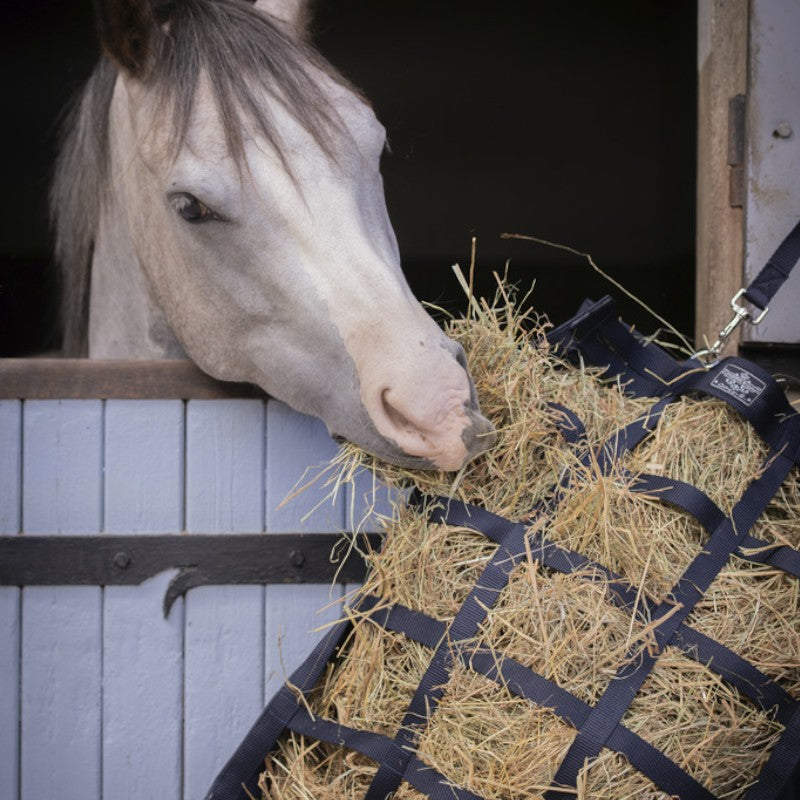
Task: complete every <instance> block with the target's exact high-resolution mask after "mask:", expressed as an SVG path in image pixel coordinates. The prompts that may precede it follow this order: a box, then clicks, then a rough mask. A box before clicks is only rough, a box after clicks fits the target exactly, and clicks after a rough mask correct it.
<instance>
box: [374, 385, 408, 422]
mask: <svg viewBox="0 0 800 800" xmlns="http://www.w3.org/2000/svg"><path fill="white" fill-rule="evenodd" d="M388 393H389V390H388V389H384V390H383V391H382V392H381V405H382V406H383V413H384V414H386V418H387V419H388V420H389V422H390V423H391V424H392V425H393V426H394V427H395V428H397V429H398V430H401V431H411V430H413V428H414V425H413V424H412V423H411V421H410V420H409V419H408V417H406V416H405V415H404V414H402V413H401V412H400V411H398V410H397V409H396V408H395V407H394V406H393V405H392V404H391V403H390V402H389V399H388V397H387V394H388Z"/></svg>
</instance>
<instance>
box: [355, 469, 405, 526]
mask: <svg viewBox="0 0 800 800" xmlns="http://www.w3.org/2000/svg"><path fill="white" fill-rule="evenodd" d="M400 498H401V495H400V493H399V492H397V491H395V490H391V489H389V488H388V487H387V486H386V485H385V484H382V483H381V482H380V481H379V480H378V478H377V477H376V476H375V474H374V473H373V472H372V471H371V470H369V469H366V468H364V469H361V470H359V471H358V472H357V473H356V475H355V476H354V478H353V481H352V483H351V484H348V486H347V487H346V489H345V506H346V507H345V514H346V523H347V530H348V531H355V532H357V533H362V532H363V533H383V530H384V521H386V520H390V519H391V518H392V517H393V516H394V504H395V503H396V502H398V501H399V500H400Z"/></svg>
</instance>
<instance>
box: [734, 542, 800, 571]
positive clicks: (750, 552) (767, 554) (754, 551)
mask: <svg viewBox="0 0 800 800" xmlns="http://www.w3.org/2000/svg"><path fill="white" fill-rule="evenodd" d="M736 555H737V556H739V558H743V559H745V560H746V561H755V562H756V563H757V564H766V565H767V566H770V567H775V568H776V569H782V570H783V571H784V572H788V573H789V575H794V577H795V578H800V550H795V549H794V548H793V547H789V546H788V545H776V544H774V543H772V542H765V541H763V540H762V539H756V538H755V536H745V537H744V539H743V540H742V543H741V544H740V545H739V547H738V548H737V549H736Z"/></svg>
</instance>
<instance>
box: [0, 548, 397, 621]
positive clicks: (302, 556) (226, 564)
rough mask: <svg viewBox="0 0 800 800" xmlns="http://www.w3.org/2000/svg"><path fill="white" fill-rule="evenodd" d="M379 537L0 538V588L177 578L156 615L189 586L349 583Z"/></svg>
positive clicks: (117, 583) (361, 575) (359, 575)
mask: <svg viewBox="0 0 800 800" xmlns="http://www.w3.org/2000/svg"><path fill="white" fill-rule="evenodd" d="M381 541H382V538H381V536H380V535H379V534H366V535H364V534H359V535H358V536H357V537H355V539H353V538H352V537H346V536H344V535H340V534H331V533H305V534H299V533H237V534H227V535H225V534H221V535H220V534H195V533H183V534H181V533H176V534H144V535H130V534H124V535H119V534H106V535H100V536H42V535H36V534H25V535H24V536H0V586H137V585H138V584H140V583H142V582H143V581H145V580H147V579H148V578H151V577H153V576H154V575H158V574H159V573H160V572H164V571H165V570H169V569H179V570H180V572H179V573H178V574H177V575H176V576H175V577H174V578H173V579H172V580H171V581H170V584H169V586H168V587H167V591H166V594H165V595H164V616H165V617H166V616H168V615H169V611H170V609H171V608H172V604H173V603H174V602H175V600H177V599H178V598H179V597H181V596H183V595H184V594H185V593H186V592H187V591H188V590H189V589H192V588H194V587H195V586H208V585H215V586H222V585H227V584H270V583H329V582H334V581H335V582H337V583H352V582H357V581H361V580H363V579H364V576H365V574H366V564H365V562H364V558H363V555H362V553H364V552H369V551H370V550H377V549H379V548H380V543H381Z"/></svg>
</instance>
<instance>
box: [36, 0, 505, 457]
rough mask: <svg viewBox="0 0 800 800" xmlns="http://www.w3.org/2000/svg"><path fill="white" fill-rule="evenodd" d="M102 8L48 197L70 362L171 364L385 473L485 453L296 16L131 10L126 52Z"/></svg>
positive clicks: (218, 7)
mask: <svg viewBox="0 0 800 800" xmlns="http://www.w3.org/2000/svg"><path fill="white" fill-rule="evenodd" d="M273 2H274V3H275V2H277V0H273ZM119 5H120V3H119V2H116V5H115V8H116V9H117V10H116V12H115V13H114V14H112V13H111V12H109V13H108V14H107V15H106V18H105V21H104V20H103V17H102V11H101V23H100V26H99V27H100V30H101V37H102V35H103V32H104V31H106V35H105V38H104V45H105V48H106V51H107V53H108V55H107V57H106V58H104V59H103V60H102V61H101V63H100V65H99V66H98V68H97V70H96V71H95V73H94V75H93V77H92V79H91V80H90V82H89V84H88V86H87V88H86V91H85V92H84V94H83V96H82V98H81V101H80V102H79V104H78V105H77V106H76V109H75V111H74V112H73V115H72V118H71V120H70V127H69V134H68V136H67V139H66V142H65V145H64V149H63V152H62V156H61V158H60V160H59V164H58V168H57V173H56V180H55V182H54V186H53V191H52V195H51V201H52V208H53V216H54V219H55V227H56V249H57V254H58V257H59V259H60V261H61V263H62V265H63V269H64V275H65V289H66V291H65V298H66V306H65V307H66V311H67V314H66V316H67V319H68V324H67V331H66V333H67V335H66V344H67V346H68V348H70V349H71V350H72V352H80V350H81V349H82V348H85V347H86V345H87V343H88V353H89V355H90V356H91V357H101V358H102V357H149V358H154V357H155V358H158V357H170V356H176V355H181V354H183V353H184V352H186V353H187V354H188V355H189V356H190V357H191V358H192V359H193V360H195V361H196V362H197V363H198V364H199V365H200V366H201V367H202V368H203V369H205V370H206V371H207V372H209V373H210V374H212V375H214V376H216V377H219V378H223V379H227V380H245V381H252V382H254V383H257V384H259V385H260V386H262V387H263V388H264V389H265V390H266V391H267V392H269V393H270V394H271V395H273V396H274V397H277V398H279V399H282V400H284V401H286V402H287V403H289V405H291V406H292V407H294V408H296V409H297V410H299V411H302V412H304V413H309V414H313V415H315V416H318V417H320V418H321V419H323V420H324V421H325V423H326V424H327V426H328V428H329V430H330V431H331V433H332V434H334V435H338V436H343V437H345V438H347V439H350V440H351V441H354V442H356V443H357V444H359V445H361V446H362V447H364V448H365V449H367V450H369V451H371V452H373V453H375V454H376V455H378V456H380V457H382V458H385V459H387V460H390V461H393V462H396V463H401V464H407V465H409V466H424V465H433V466H437V467H440V468H443V469H457V468H458V467H460V466H461V465H462V464H463V463H464V462H465V461H466V460H468V459H469V458H471V457H472V456H473V455H475V454H476V453H477V452H480V451H481V450H483V449H485V448H486V447H487V446H488V445H489V444H490V443H491V441H492V440H493V433H492V427H491V425H490V424H489V423H488V422H487V421H486V420H485V419H484V418H483V417H482V416H480V414H479V412H478V408H477V401H476V397H475V392H474V387H473V385H472V382H471V380H470V379H469V377H468V375H467V373H466V371H465V368H464V367H465V362H464V358H463V353H462V352H461V350H460V348H459V347H458V346H457V345H455V344H454V343H453V342H452V341H450V340H449V339H447V338H446V337H445V336H444V335H443V334H442V333H441V331H440V330H439V329H438V327H437V326H436V325H435V323H434V322H433V321H432V320H431V319H430V317H429V316H428V315H427V314H426V313H425V312H424V311H423V310H422V308H421V306H420V305H419V303H417V301H416V300H414V298H413V296H412V295H411V292H410V290H409V288H408V286H407V284H406V282H405V279H404V278H403V275H402V272H401V269H400V264H399V253H398V249H397V243H396V241H395V238H394V233H393V231H392V228H391V224H390V223H389V220H388V216H387V214H386V207H385V201H384V199H383V189H382V185H381V179H380V174H379V171H378V168H379V160H380V155H381V152H382V150H383V148H384V146H385V132H384V130H383V128H382V126H380V124H379V123H378V122H377V120H376V119H375V116H374V114H373V113H372V110H371V109H370V108H369V106H368V105H367V104H366V103H365V102H364V100H363V98H362V97H361V96H360V95H359V94H358V93H357V92H355V91H354V90H353V89H352V88H351V87H350V86H349V85H348V84H347V82H346V81H344V80H343V79H342V78H341V77H340V76H338V75H337V74H336V73H335V71H334V70H333V69H332V68H331V67H330V66H329V65H328V64H327V63H326V62H324V60H323V59H322V58H321V57H320V56H319V55H318V54H316V53H314V51H312V50H311V49H310V48H308V47H307V46H306V45H305V44H304V43H303V42H302V41H301V39H300V37H299V36H298V35H296V27H294V26H295V25H296V24H297V19H298V15H302V13H303V7H302V5H301V4H300V3H298V2H296V0H295V2H292V0H284V2H281V3H278V5H274V6H272V7H270V3H258V4H257V8H255V9H254V8H253V7H252V6H250V5H248V4H247V3H245V2H242V0H183V1H182V2H181V3H177V4H172V5H171V6H170V9H171V11H170V13H169V16H168V17H167V18H165V19H162V18H160V17H159V13H158V9H156V10H154V11H152V13H150V14H149V15H148V13H144V12H142V8H146V4H145V6H143V5H142V4H141V3H139V4H137V14H134V15H132V16H131V17H130V18H131V19H137V20H138V23H137V24H140V25H141V26H144V27H143V28H142V29H141V30H138V31H137V30H134V31H132V32H130V36H131V37H136V38H135V39H132V40H131V41H127V40H126V39H125V37H126V36H128V35H129V34H128V32H127V31H126V30H119V29H113V30H112V31H111V32H110V33H108V32H107V29H108V28H113V26H114V25H115V24H116V23H115V20H117V19H119V11H118V6H119ZM265 6H266V8H265ZM278 6H280V7H278ZM265 11H266V12H270V11H274V12H275V13H276V14H277V16H275V17H272V16H270V15H269V13H264V12H265ZM137 15H138V16H137ZM109 59H111V60H109ZM112 60H113V61H115V62H117V64H123V65H126V66H125V67H122V68H120V67H115V66H114V65H113V64H112ZM187 216H188V217H191V218H197V217H201V218H202V219H203V220H204V221H199V222H191V221H187V219H186V217H187ZM90 262H91V268H90V266H89V264H90ZM87 306H88V308H87ZM87 319H88V325H87Z"/></svg>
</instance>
